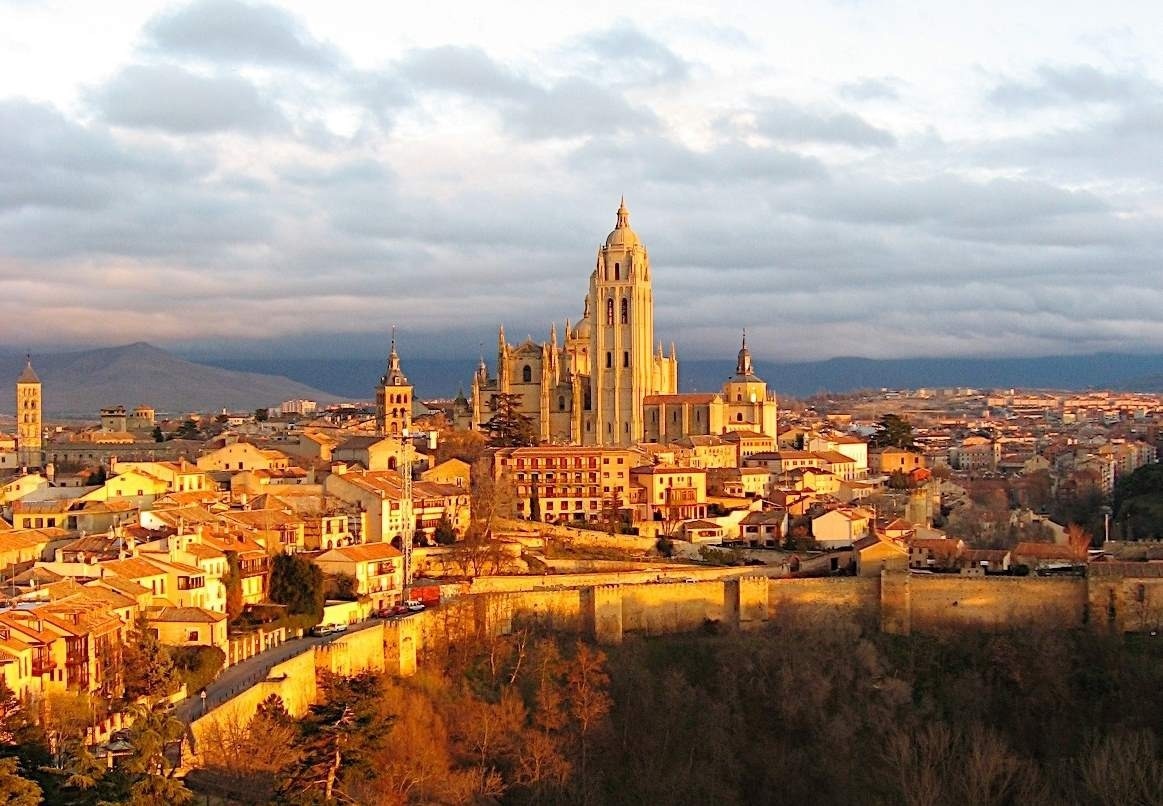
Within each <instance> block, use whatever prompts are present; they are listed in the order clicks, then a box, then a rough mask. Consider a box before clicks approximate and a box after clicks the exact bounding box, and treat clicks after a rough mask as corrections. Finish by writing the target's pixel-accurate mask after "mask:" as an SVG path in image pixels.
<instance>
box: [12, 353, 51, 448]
mask: <svg viewBox="0 0 1163 806" xmlns="http://www.w3.org/2000/svg"><path fill="white" fill-rule="evenodd" d="M41 410H42V400H41V388H40V378H39V377H37V374H36V371H35V370H34V369H33V368H32V356H28V357H27V360H26V362H25V364H24V371H23V372H21V373H20V377H19V378H17V379H16V450H17V456H18V457H19V459H20V466H21V467H23V468H38V467H41V466H42V465H43V458H44V441H43V440H44V436H43V434H44V422H43V419H42V414H41Z"/></svg>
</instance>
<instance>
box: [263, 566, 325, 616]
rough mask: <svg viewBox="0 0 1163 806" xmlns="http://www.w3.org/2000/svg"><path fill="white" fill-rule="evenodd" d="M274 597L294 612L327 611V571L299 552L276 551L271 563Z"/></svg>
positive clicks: (317, 614)
mask: <svg viewBox="0 0 1163 806" xmlns="http://www.w3.org/2000/svg"><path fill="white" fill-rule="evenodd" d="M270 600H271V601H272V602H277V603H278V604H283V605H286V606H287V612H288V613H290V614H292V615H298V614H309V615H312V616H320V617H321V616H322V615H323V571H322V570H321V569H320V568H319V566H317V565H315V563H313V562H311V561H310V560H308V559H307V558H306V557H301V556H299V555H298V554H276V555H275V558H274V562H273V563H272V564H271V588H270Z"/></svg>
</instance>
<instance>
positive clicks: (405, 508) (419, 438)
mask: <svg viewBox="0 0 1163 806" xmlns="http://www.w3.org/2000/svg"><path fill="white" fill-rule="evenodd" d="M416 442H419V443H421V444H425V445H427V446H428V449H429V450H436V432H435V431H421V432H419V433H417V434H411V433H409V432H408V429H407V428H405V429H404V431H403V433H402V434H401V435H400V444H401V445H402V446H403V448H404V456H403V458H402V462H403V465H404V468H403V471H402V473H401V474H400V475H401V477H402V478H403V481H404V484H403V487H404V490H403V498H404V500H403V501H401V502H400V514H401V516H402V517H403V518H404V540H403V545H402V546H400V552H401V553H402V554H403V555H404V598H405V599H407V598H408V589H409V588H410V587H411V586H412V539H413V535H415V533H416V516H415V515H414V514H413V510H412V462H411V461H409V459H408V447H409V446H410V445H413V444H415V443H416Z"/></svg>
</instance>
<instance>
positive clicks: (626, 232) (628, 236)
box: [606, 198, 641, 249]
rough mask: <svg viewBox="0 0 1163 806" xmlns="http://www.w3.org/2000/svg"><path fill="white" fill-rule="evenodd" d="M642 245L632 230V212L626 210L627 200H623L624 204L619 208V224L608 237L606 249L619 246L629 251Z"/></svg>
mask: <svg viewBox="0 0 1163 806" xmlns="http://www.w3.org/2000/svg"><path fill="white" fill-rule="evenodd" d="M640 243H641V241H639V240H638V235H637V233H635V232H634V230H632V229H630V211H629V210H627V209H626V199H625V198H623V199H622V203H621V204H620V205H619V206H618V223H617V224H615V225H614V230H613V231H612V232H611V233H610V234H609V235H608V236H607V237H606V247H607V248H609V247H612V246H618V247H622V248H623V249H629V248H632V247H635V246H638V245H639V244H640Z"/></svg>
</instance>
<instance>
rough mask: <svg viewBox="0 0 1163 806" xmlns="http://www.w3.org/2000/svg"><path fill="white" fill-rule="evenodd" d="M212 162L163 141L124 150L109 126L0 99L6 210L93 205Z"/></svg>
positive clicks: (1, 190) (1, 187) (0, 192)
mask: <svg viewBox="0 0 1163 806" xmlns="http://www.w3.org/2000/svg"><path fill="white" fill-rule="evenodd" d="M206 167H207V165H206V163H205V161H204V160H201V159H199V158H197V157H193V156H187V155H179V154H176V153H174V152H173V151H171V150H168V149H165V148H159V147H157V146H139V147H137V148H133V149H130V148H126V147H125V146H124V145H123V144H121V143H120V142H118V140H117V139H115V138H114V137H113V136H112V135H111V134H110V132H108V131H106V130H105V129H104V128H102V127H100V126H98V125H88V126H86V125H84V124H82V123H79V122H77V121H74V120H72V119H70V118H68V117H66V116H65V115H64V114H62V113H61V112H60V111H59V110H58V109H56V108H54V107H51V106H48V105H45V104H37V103H33V102H31V101H24V100H19V99H7V100H0V212H3V211H4V210H27V208H56V209H61V210H80V209H87V210H95V209H99V208H101V207H104V206H107V205H108V204H109V203H110V202H111V201H112V200H113V199H115V198H116V196H117V194H118V193H119V192H121V191H122V190H123V189H124V188H125V187H126V185H127V184H131V183H133V182H135V181H142V180H145V181H158V182H166V183H171V182H181V181H185V180H189V179H191V178H192V177H194V176H197V175H199V174H201V173H202V172H203V171H204V170H205V169H206ZM50 240H51V238H50ZM19 241H20V239H19V238H15V239H13V240H12V241H11V242H10V244H9V248H13V247H14V246H15V245H16V244H18V243H19Z"/></svg>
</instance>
